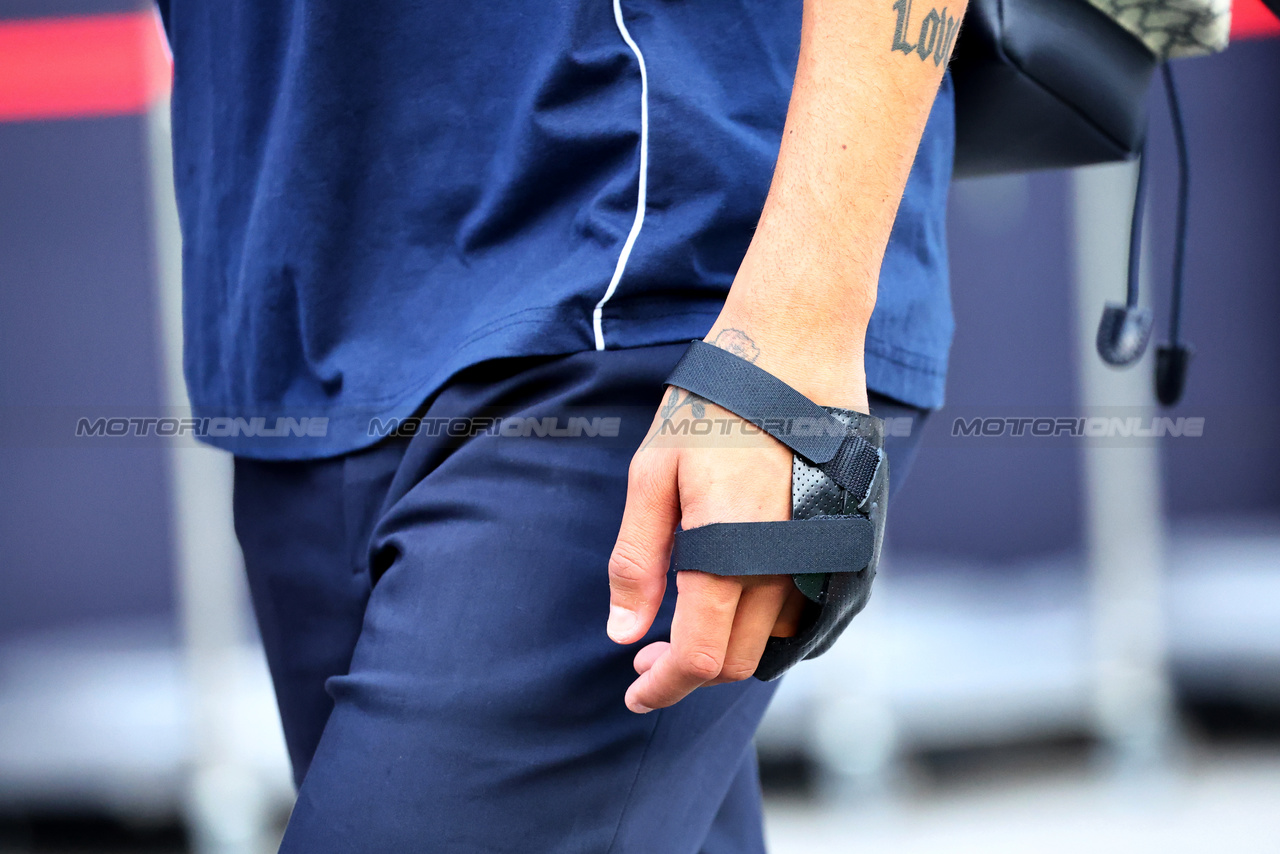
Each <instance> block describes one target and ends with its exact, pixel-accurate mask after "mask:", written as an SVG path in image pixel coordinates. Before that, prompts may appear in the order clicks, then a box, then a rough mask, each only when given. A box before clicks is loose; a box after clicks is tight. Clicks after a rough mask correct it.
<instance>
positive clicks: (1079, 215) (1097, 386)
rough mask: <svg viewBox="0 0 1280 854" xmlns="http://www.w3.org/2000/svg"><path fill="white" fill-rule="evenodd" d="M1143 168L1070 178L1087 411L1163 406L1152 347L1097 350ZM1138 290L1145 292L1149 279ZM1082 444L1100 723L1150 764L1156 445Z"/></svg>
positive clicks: (1115, 744)
mask: <svg viewBox="0 0 1280 854" xmlns="http://www.w3.org/2000/svg"><path fill="white" fill-rule="evenodd" d="M1136 177H1137V172H1136V168H1135V164H1132V163H1124V164H1118V165H1104V166H1093V167H1089V168H1085V169H1078V170H1076V172H1075V174H1074V176H1073V197H1072V219H1073V224H1074V238H1075V239H1074V258H1075V292H1076V319H1077V323H1076V326H1077V341H1078V347H1077V364H1078V371H1079V382H1080V399H1081V404H1082V408H1083V412H1084V414H1085V415H1086V416H1093V415H1100V416H1110V415H1115V414H1118V413H1121V412H1123V414H1124V415H1126V416H1132V415H1134V414H1136V413H1138V412H1141V413H1142V416H1143V420H1147V419H1149V418H1150V417H1151V416H1152V415H1153V414H1154V413H1155V412H1156V410H1155V401H1154V397H1153V390H1152V379H1151V377H1152V373H1151V372H1152V365H1151V355H1150V353H1148V355H1147V356H1144V357H1143V359H1141V360H1140V361H1139V362H1138V364H1136V365H1134V366H1131V367H1129V368H1127V369H1124V370H1117V369H1115V368H1111V367H1109V366H1107V365H1105V364H1103V363H1102V361H1101V360H1100V359H1099V358H1098V356H1097V354H1096V352H1095V349H1094V336H1095V334H1096V330H1097V327H1098V318H1099V316H1100V314H1101V312H1102V308H1103V305H1104V303H1105V302H1106V301H1108V300H1112V301H1120V300H1121V299H1122V297H1123V294H1124V292H1125V278H1126V276H1125V274H1126V267H1127V258H1128V235H1129V217H1130V214H1131V212H1132V209H1133V193H1134V186H1135V183H1136ZM1144 254H1145V253H1144ZM1148 267H1149V265H1147V264H1145V263H1144V264H1143V268H1142V269H1143V271H1144V272H1145V270H1147V269H1148ZM1143 288H1144V290H1145V291H1148V292H1149V288H1147V287H1146V283H1145V282H1144V283H1143ZM1122 408H1123V409H1122ZM1084 441H1085V444H1084V452H1083V453H1084V458H1083V464H1084V483H1085V508H1086V513H1085V541H1086V551H1087V556H1088V566H1089V572H1090V609H1091V627H1092V628H1091V630H1092V653H1093V665H1094V692H1093V708H1094V718H1095V725H1096V731H1097V733H1098V735H1099V736H1100V737H1101V738H1102V739H1103V741H1104V744H1105V745H1107V747H1108V748H1109V753H1110V757H1111V758H1112V759H1113V760H1115V761H1116V763H1117V765H1118V766H1119V767H1124V768H1135V767H1144V766H1152V765H1154V764H1156V763H1158V762H1159V761H1161V760H1162V759H1163V758H1164V757H1165V756H1166V755H1167V748H1168V747H1169V745H1170V739H1171V735H1172V731H1173V715H1172V712H1171V708H1172V702H1171V696H1172V692H1171V689H1170V685H1169V678H1168V671H1167V665H1166V644H1165V637H1164V626H1163V614H1162V608H1161V604H1162V597H1163V587H1164V578H1163V574H1164V565H1165V558H1164V547H1165V546H1164V526H1163V508H1162V500H1161V491H1160V460H1159V449H1158V448H1157V447H1156V445H1155V443H1154V440H1146V441H1145V442H1142V441H1133V442H1130V443H1128V444H1126V445H1125V446H1124V447H1118V446H1115V445H1116V443H1115V442H1114V441H1109V440H1103V439H1097V440H1090V439H1086V440H1084ZM1108 444H1110V445H1112V446H1110V447H1108V446H1107V445H1108Z"/></svg>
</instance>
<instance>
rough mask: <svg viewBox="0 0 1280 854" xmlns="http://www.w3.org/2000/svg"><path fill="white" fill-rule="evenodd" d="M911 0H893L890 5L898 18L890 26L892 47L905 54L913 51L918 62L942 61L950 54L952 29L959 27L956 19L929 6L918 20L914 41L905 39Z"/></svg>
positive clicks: (908, 31) (954, 35)
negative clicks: (918, 26)
mask: <svg viewBox="0 0 1280 854" xmlns="http://www.w3.org/2000/svg"><path fill="white" fill-rule="evenodd" d="M911 2H912V0H897V2H895V3H894V4H893V9H894V10H895V11H896V12H897V13H898V22H897V24H896V25H895V26H894V29H893V51H894V52H895V53H904V54H906V55H907V56H910V55H911V54H913V53H914V54H915V55H916V56H918V57H919V58H920V61H921V62H925V61H926V60H928V59H930V58H932V59H933V64H934V65H935V66H937V65H942V63H944V62H946V60H947V58H948V57H950V56H951V45H952V43H953V42H955V40H956V30H958V29H959V28H960V19H959V18H957V17H956V16H954V15H950V14H948V13H947V7H946V6H943V7H942V11H938V10H937V9H930V10H929V13H928V14H927V15H925V16H924V18H922V19H921V21H920V30H919V35H918V36H917V37H916V39H915V41H907V38H908V36H910V35H911V31H912V26H911Z"/></svg>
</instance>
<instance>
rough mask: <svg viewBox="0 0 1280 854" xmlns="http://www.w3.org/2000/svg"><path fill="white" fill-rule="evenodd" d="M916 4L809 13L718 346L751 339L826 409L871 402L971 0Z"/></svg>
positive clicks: (857, 2) (873, 3) (770, 364)
mask: <svg viewBox="0 0 1280 854" xmlns="http://www.w3.org/2000/svg"><path fill="white" fill-rule="evenodd" d="M907 2H908V0H899V2H898V3H896V4H895V3H893V2H892V0H805V8H804V24H803V27H802V34H801V47H800V60H799V65H798V68H797V70H796V79H795V87H794V90H793V92H792V97H791V105H790V108H789V110H788V113H787V121H786V126H785V129H784V132H783V138H782V146H781V149H780V151H779V155H778V163H777V167H776V168H775V171H774V176H773V182H772V185H771V187H770V190H769V195H768V199H767V201H766V203H765V207H764V212H763V214H762V216H761V218H760V223H759V227H758V229H757V231H756V234H755V237H754V238H753V240H752V242H751V246H750V248H749V249H748V251H747V254H746V257H745V258H744V259H743V262H742V265H741V267H740V268H739V270H738V275H737V277H736V279H735V281H734V285H733V288H732V290H731V291H730V294H729V299H728V301H727V302H726V305H725V310H724V312H723V313H722V315H721V317H720V319H719V320H718V321H717V323H716V326H715V327H714V328H713V329H712V332H711V334H710V335H709V336H708V340H710V341H714V340H715V339H716V338H717V336H718V335H719V334H720V333H721V332H722V331H723V330H724V329H726V328H735V329H742V330H743V331H744V332H745V333H746V334H748V335H749V336H750V337H751V338H752V339H753V340H754V342H755V343H756V345H757V346H758V347H759V361H758V363H759V364H760V365H761V367H764V368H766V369H767V370H770V371H772V372H774V373H776V374H777V375H779V376H782V377H784V378H786V379H788V380H789V381H791V382H792V384H793V385H795V386H796V387H797V388H799V389H800V390H801V391H803V392H805V393H806V394H808V395H810V396H811V397H812V398H813V399H815V400H817V401H818V402H819V403H824V404H841V405H851V404H855V403H860V402H862V400H863V397H862V396H863V395H864V394H865V387H864V386H865V379H864V376H863V372H862V353H863V345H864V336H865V332H866V326H867V321H868V319H869V318H870V316H871V310H872V308H873V307H874V306H875V299H876V285H877V280H878V277H879V273H880V263H881V260H882V258H883V256H884V251H885V247H886V245H887V244H888V241H889V232H890V230H891V229H892V227H893V220H894V217H895V215H896V214H897V209H898V202H899V200H900V199H901V197H902V191H903V188H904V186H905V185H906V181H907V175H908V173H909V172H910V170H911V163H912V160H913V159H914V157H915V152H916V147H917V146H918V144H919V141H920V135H921V133H922V132H923V130H924V125H925V122H926V120H927V118H928V115H929V110H930V107H931V106H932V104H933V100H934V97H935V95H936V93H937V90H938V84H939V82H940V80H941V78H942V74H943V72H944V71H945V69H946V62H947V59H948V58H949V55H950V50H951V47H952V45H953V43H954V41H955V36H956V34H957V32H958V30H959V20H960V18H961V17H962V16H963V12H964V7H965V2H966V0H960V2H958V3H957V2H955V0H942V2H946V7H945V8H943V7H942V5H941V2H938V3H937V5H935V0H916V2H915V3H914V4H913V5H912V6H909V7H904V4H905V3H907ZM931 12H933V14H932V15H931V14H930V13H931ZM926 22H927V23H926Z"/></svg>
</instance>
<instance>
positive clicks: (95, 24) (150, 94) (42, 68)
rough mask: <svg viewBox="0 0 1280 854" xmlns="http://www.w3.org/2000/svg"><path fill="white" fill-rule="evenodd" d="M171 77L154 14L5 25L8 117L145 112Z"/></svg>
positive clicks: (0, 51)
mask: <svg viewBox="0 0 1280 854" xmlns="http://www.w3.org/2000/svg"><path fill="white" fill-rule="evenodd" d="M171 80H172V71H171V68H170V64H169V58H168V51H167V49H166V46H165V44H164V41H163V34H162V33H161V32H160V30H159V28H158V26H157V21H156V16H155V15H154V14H151V13H149V12H136V13H131V14H124V15H88V16H84V17H75V18H37V19H34V20H24V21H9V22H5V23H0V121H30V120H33V119H68V118H84V117H90V116H112V115H129V114H136V113H142V112H145V111H146V110H147V108H148V107H150V106H151V104H153V103H154V102H155V100H156V99H157V98H159V97H161V96H163V95H164V94H165V93H166V92H168V90H169V86H170V82H171Z"/></svg>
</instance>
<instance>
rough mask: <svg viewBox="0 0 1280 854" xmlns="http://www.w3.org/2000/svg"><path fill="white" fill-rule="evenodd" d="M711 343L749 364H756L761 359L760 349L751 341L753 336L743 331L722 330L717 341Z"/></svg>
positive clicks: (717, 336)
mask: <svg viewBox="0 0 1280 854" xmlns="http://www.w3.org/2000/svg"><path fill="white" fill-rule="evenodd" d="M711 343H712V344H714V345H715V346H717V347H719V348H720V349H721V350H728V351H729V352H730V353H732V354H733V355H735V356H737V357H739V358H741V359H746V360H747V361H748V362H754V361H755V360H756V359H758V358H760V348H759V347H758V346H757V345H756V342H754V341H752V340H751V336H750V335H748V334H747V333H745V332H743V331H742V330H741V329H721V330H720V333H719V334H718V335H716V340H714V341H712V342H711Z"/></svg>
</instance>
